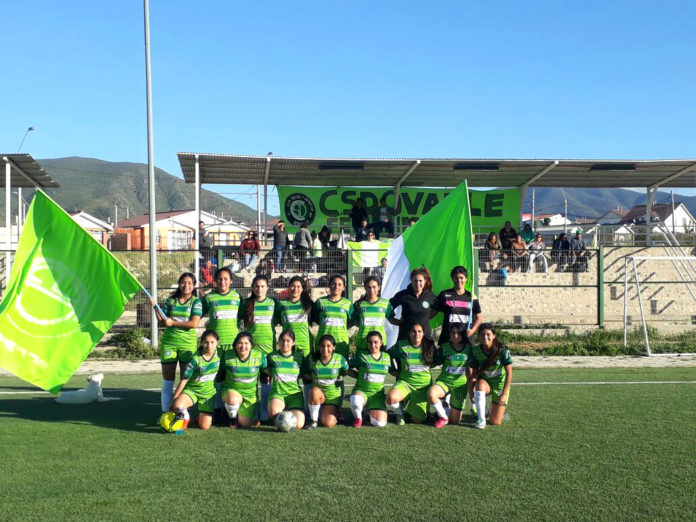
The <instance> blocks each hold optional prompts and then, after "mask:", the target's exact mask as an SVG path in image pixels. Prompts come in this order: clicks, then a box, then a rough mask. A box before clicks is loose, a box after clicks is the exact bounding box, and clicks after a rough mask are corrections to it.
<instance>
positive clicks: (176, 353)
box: [160, 344, 196, 363]
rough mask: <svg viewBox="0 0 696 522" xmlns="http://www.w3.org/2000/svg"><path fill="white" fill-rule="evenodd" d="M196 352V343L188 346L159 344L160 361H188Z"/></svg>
mask: <svg viewBox="0 0 696 522" xmlns="http://www.w3.org/2000/svg"><path fill="white" fill-rule="evenodd" d="M194 353H196V345H195V344H194V345H189V346H172V345H170V344H163V345H161V346H160V361H162V362H163V363H175V362H177V361H179V362H182V363H189V362H191V359H192V358H193V354H194Z"/></svg>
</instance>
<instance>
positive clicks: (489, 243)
mask: <svg viewBox="0 0 696 522" xmlns="http://www.w3.org/2000/svg"><path fill="white" fill-rule="evenodd" d="M483 249H484V252H481V253H482V254H483V256H484V257H483V264H484V267H483V268H484V270H487V271H490V270H493V268H494V267H493V264H494V263H495V261H496V260H498V259H500V258H501V255H502V250H503V245H502V244H501V243H500V239H498V234H496V233H495V232H491V233H490V234H488V239H486V242H485V243H484V245H483ZM506 257H507V256H506ZM486 264H488V266H486Z"/></svg>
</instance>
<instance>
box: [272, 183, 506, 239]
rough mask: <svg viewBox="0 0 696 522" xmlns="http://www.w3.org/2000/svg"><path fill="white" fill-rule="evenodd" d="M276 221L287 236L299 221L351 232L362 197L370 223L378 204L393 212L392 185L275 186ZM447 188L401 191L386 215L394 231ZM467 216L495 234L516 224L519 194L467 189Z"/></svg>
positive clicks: (420, 213)
mask: <svg viewBox="0 0 696 522" xmlns="http://www.w3.org/2000/svg"><path fill="white" fill-rule="evenodd" d="M277 188H278V198H279V200H280V212H281V217H282V218H283V219H284V220H285V222H286V223H287V230H288V231H289V232H296V231H297V229H298V228H299V225H300V224H301V223H302V222H305V221H306V222H307V223H308V224H309V227H310V229H312V230H316V231H317V232H318V231H319V229H320V228H321V227H323V226H324V225H326V226H328V227H329V228H330V229H331V230H332V231H333V232H338V230H339V229H341V228H342V229H344V230H346V231H347V232H348V231H351V229H352V225H351V221H350V210H351V208H352V206H353V203H355V201H356V200H357V199H358V198H361V199H362V200H363V202H364V203H365V208H366V210H367V214H368V220H369V222H370V223H376V222H377V221H379V206H380V200H381V199H382V198H383V197H384V198H386V200H387V206H388V207H389V208H390V209H394V189H393V188H392V187H382V188H374V187H368V188H365V187H294V186H278V187H277ZM452 191H453V190H450V189H438V188H415V187H402V188H401V191H400V197H399V203H398V205H397V206H396V209H395V210H394V214H393V215H391V216H390V219H391V220H392V222H393V223H395V224H396V230H397V232H399V231H402V230H404V229H405V228H406V227H407V226H408V219H409V218H411V217H416V218H420V217H422V216H424V215H425V214H426V213H427V212H428V211H429V210H430V209H431V208H433V207H434V206H435V205H437V204H438V203H439V202H440V201H442V200H443V199H444V198H445V197H446V196H447V195H448V194H449V193H450V192H452ZM469 199H470V203H471V204H470V207H471V217H472V220H473V228H474V231H475V232H480V233H484V232H492V231H495V232H497V231H498V230H500V229H501V228H502V227H503V225H504V224H505V221H511V222H512V223H513V225H515V224H517V223H518V222H519V220H520V190H519V189H518V188H512V189H495V190H469Z"/></svg>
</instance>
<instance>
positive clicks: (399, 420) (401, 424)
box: [396, 415, 406, 426]
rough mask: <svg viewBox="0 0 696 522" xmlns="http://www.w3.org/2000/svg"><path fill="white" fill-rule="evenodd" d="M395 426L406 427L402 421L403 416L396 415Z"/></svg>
mask: <svg viewBox="0 0 696 522" xmlns="http://www.w3.org/2000/svg"><path fill="white" fill-rule="evenodd" d="M396 425H397V426H405V425H406V421H405V420H404V416H403V415H397V416H396Z"/></svg>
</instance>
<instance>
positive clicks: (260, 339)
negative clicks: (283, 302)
mask: <svg viewBox="0 0 696 522" xmlns="http://www.w3.org/2000/svg"><path fill="white" fill-rule="evenodd" d="M275 308H276V301H275V299H273V298H272V297H270V296H269V295H268V278H267V277H266V276H263V275H257V276H256V277H254V279H253V280H252V282H251V295H250V296H249V299H247V300H245V301H244V304H243V305H242V310H241V312H240V317H241V319H242V321H243V322H244V328H245V329H246V331H247V332H248V333H250V334H251V335H252V337H253V339H254V348H256V349H257V350H260V351H261V352H262V353H263V354H264V355H268V354H270V353H271V352H272V351H273V350H274V349H275V325H276V311H275ZM260 380H261V402H260V403H259V420H261V421H264V422H265V421H267V420H268V393H269V392H270V390H271V383H270V378H269V377H268V375H262V376H261V379H260Z"/></svg>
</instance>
